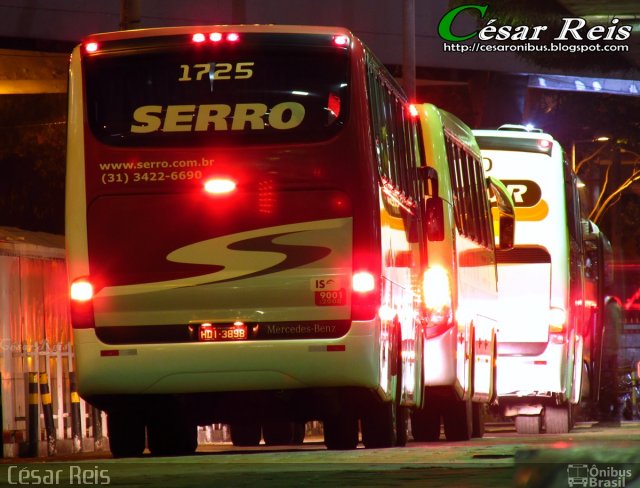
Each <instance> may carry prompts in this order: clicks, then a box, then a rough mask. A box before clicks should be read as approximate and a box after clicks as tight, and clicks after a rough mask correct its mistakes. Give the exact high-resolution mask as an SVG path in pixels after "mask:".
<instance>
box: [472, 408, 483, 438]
mask: <svg viewBox="0 0 640 488" xmlns="http://www.w3.org/2000/svg"><path fill="white" fill-rule="evenodd" d="M471 417H472V424H473V427H472V430H471V437H476V438H480V437H482V436H483V435H484V417H485V409H484V403H479V402H473V403H472V404H471Z"/></svg>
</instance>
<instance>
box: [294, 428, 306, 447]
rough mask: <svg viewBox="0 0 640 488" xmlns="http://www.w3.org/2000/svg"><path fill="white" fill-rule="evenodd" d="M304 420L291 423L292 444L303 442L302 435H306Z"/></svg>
mask: <svg viewBox="0 0 640 488" xmlns="http://www.w3.org/2000/svg"><path fill="white" fill-rule="evenodd" d="M306 427H307V423H306V422H294V423H293V445H294V446H300V445H302V444H304V436H305V435H306Z"/></svg>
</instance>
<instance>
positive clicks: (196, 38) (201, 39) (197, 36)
mask: <svg viewBox="0 0 640 488" xmlns="http://www.w3.org/2000/svg"><path fill="white" fill-rule="evenodd" d="M205 39H206V37H205V36H204V34H203V33H202V32H197V33H195V34H194V35H193V37H191V40H192V41H193V42H197V43H200V42H204V41H205Z"/></svg>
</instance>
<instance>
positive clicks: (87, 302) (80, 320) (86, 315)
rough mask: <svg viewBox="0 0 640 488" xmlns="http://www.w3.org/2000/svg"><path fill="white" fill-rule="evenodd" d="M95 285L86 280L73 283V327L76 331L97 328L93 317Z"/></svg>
mask: <svg viewBox="0 0 640 488" xmlns="http://www.w3.org/2000/svg"><path fill="white" fill-rule="evenodd" d="M93 295H94V287H93V284H92V283H91V282H90V281H89V280H88V279H86V278H79V279H77V280H74V281H73V282H72V283H71V287H70V290H69V296H70V298H71V325H72V326H73V328H74V329H90V328H93V327H94V326H95V320H94V317H93Z"/></svg>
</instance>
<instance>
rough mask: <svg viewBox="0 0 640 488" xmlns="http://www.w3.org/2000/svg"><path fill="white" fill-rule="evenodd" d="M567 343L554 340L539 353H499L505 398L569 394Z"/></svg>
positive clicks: (500, 393)
mask: <svg viewBox="0 0 640 488" xmlns="http://www.w3.org/2000/svg"><path fill="white" fill-rule="evenodd" d="M566 348H567V345H566V344H554V343H550V344H549V345H548V346H547V347H546V349H544V351H543V352H542V353H541V354H539V355H537V356H504V355H500V354H498V361H497V391H498V397H499V399H500V400H501V401H503V402H508V401H509V400H512V401H520V400H522V399H523V398H544V397H551V396H556V395H560V396H566V395H567V391H566V378H567V367H568V364H567V352H566Z"/></svg>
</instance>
